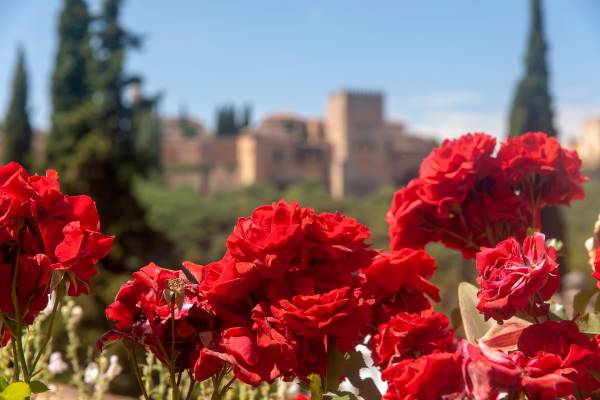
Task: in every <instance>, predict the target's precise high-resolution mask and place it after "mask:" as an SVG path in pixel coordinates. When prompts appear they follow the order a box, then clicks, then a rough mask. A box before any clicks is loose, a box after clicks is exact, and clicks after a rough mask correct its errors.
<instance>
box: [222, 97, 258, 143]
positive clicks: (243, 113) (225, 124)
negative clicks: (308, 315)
mask: <svg viewBox="0 0 600 400" xmlns="http://www.w3.org/2000/svg"><path fill="white" fill-rule="evenodd" d="M251 124H252V107H251V106H250V105H248V104H246V105H245V106H244V107H242V108H241V109H236V108H235V107H234V106H233V105H231V104H227V105H224V106H221V107H219V108H218V109H217V118H216V128H215V131H216V134H217V135H220V136H226V135H237V134H238V133H240V132H241V131H242V130H243V129H245V128H247V127H249V126H250V125H251Z"/></svg>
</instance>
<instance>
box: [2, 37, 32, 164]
mask: <svg viewBox="0 0 600 400" xmlns="http://www.w3.org/2000/svg"><path fill="white" fill-rule="evenodd" d="M27 86H28V85H27V71H26V69H25V53H24V51H23V49H21V48H19V49H18V50H17V64H16V67H15V72H14V77H13V83H12V97H11V100H10V103H9V105H8V110H7V112H6V117H5V119H4V138H3V139H4V146H3V147H4V161H5V162H8V161H18V162H20V163H21V164H23V165H25V166H28V165H29V164H30V162H31V161H32V160H31V136H32V132H31V124H30V122H29V113H28V111H27V108H28V106H27V91H28V88H27Z"/></svg>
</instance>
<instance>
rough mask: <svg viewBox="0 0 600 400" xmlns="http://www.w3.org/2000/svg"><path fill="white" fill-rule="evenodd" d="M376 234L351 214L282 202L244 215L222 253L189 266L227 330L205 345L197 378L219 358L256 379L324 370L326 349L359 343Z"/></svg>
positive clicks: (368, 304)
mask: <svg viewBox="0 0 600 400" xmlns="http://www.w3.org/2000/svg"><path fill="white" fill-rule="evenodd" d="M369 237H370V234H369V231H368V229H367V228H366V227H365V226H364V225H362V224H360V223H359V222H358V221H356V220H355V219H353V218H349V217H346V216H344V215H342V214H340V213H334V214H332V213H320V214H318V213H316V212H315V211H314V210H313V209H310V208H302V207H300V206H298V205H297V204H296V203H294V202H292V203H287V202H285V201H283V200H281V201H279V202H277V203H273V204H271V205H268V206H261V207H258V208H257V209H256V210H255V211H254V212H253V213H252V214H251V216H250V217H247V218H240V220H239V221H238V224H237V225H236V227H235V228H234V230H233V232H232V234H231V235H230V236H229V238H228V239H227V252H226V254H225V256H224V257H223V259H222V260H220V261H217V262H215V263H211V264H209V265H206V266H202V265H196V264H193V263H189V262H188V263H184V265H185V266H186V267H187V268H188V269H189V270H190V271H192V273H194V275H196V276H198V277H199V285H198V287H199V289H200V291H201V292H202V294H203V295H204V296H205V298H206V299H207V301H208V302H209V303H210V305H211V307H212V309H213V310H214V312H215V314H216V315H217V317H218V321H219V326H220V327H221V329H220V330H219V331H218V332H216V334H215V336H214V338H213V341H212V343H211V345H210V346H205V347H204V348H202V349H201V350H200V351H199V355H198V358H197V362H196V363H195V365H194V367H193V369H194V373H195V376H196V379H204V378H206V374H205V373H204V371H205V370H209V371H210V370H211V368H212V367H211V366H213V365H229V366H231V368H232V370H233V373H234V374H235V376H236V377H237V378H238V379H240V380H242V381H243V382H246V383H248V384H251V385H258V384H260V383H261V382H272V381H273V380H274V379H275V378H277V377H280V376H284V377H290V378H291V377H293V376H297V377H299V378H300V379H306V377H307V376H308V375H310V374H311V373H324V372H325V369H326V366H327V357H328V349H329V347H328V346H332V345H333V346H336V347H337V348H339V349H340V350H341V351H347V350H349V349H351V348H353V347H354V346H355V345H356V344H357V343H358V341H359V338H360V331H361V329H362V328H363V326H364V325H366V324H368V322H369V320H370V315H371V305H372V303H373V300H372V299H371V298H368V297H367V296H365V295H363V292H362V288H361V282H362V281H361V278H360V277H359V276H358V274H357V272H358V271H359V270H360V269H362V268H365V267H367V266H369V265H370V264H371V263H372V259H373V257H374V256H375V255H376V253H375V252H374V251H372V250H370V249H369V247H370V245H369V244H368V243H367V242H366V241H367V240H368V238H369ZM207 366H208V367H207Z"/></svg>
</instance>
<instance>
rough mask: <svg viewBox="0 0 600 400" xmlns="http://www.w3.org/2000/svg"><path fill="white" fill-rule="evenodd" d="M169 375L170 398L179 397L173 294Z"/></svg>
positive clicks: (172, 298)
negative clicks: (176, 372) (176, 373)
mask: <svg viewBox="0 0 600 400" xmlns="http://www.w3.org/2000/svg"><path fill="white" fill-rule="evenodd" d="M169 373H170V376H171V398H172V400H178V399H179V386H178V385H177V380H176V377H175V295H172V296H171V366H170V368H169Z"/></svg>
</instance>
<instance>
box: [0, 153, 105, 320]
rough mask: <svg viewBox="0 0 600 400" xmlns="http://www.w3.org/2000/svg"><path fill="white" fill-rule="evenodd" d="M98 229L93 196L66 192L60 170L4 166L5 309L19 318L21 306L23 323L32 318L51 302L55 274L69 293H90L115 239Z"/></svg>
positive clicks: (0, 233) (0, 224) (1, 299)
mask: <svg viewBox="0 0 600 400" xmlns="http://www.w3.org/2000/svg"><path fill="white" fill-rule="evenodd" d="M99 229H100V223H99V219H98V212H97V211H96V206H95V204H94V202H93V201H92V199H91V198H90V197H88V196H65V195H64V194H62V193H61V192H60V186H59V183H58V174H57V173H56V171H53V170H48V171H46V175H45V176H38V175H29V174H28V173H27V171H26V170H25V169H24V168H23V167H22V166H21V165H19V164H17V163H14V162H11V163H9V164H6V165H4V166H0V247H1V250H2V251H0V254H1V255H0V312H1V313H2V314H4V316H5V317H6V318H7V319H9V320H15V318H16V314H17V311H18V314H19V315H20V317H21V319H22V321H21V322H20V323H25V324H31V323H32V322H33V320H34V319H35V317H36V316H37V315H38V314H39V312H40V311H42V310H43V309H44V308H45V307H46V305H47V303H48V296H49V294H50V292H51V290H52V289H54V288H51V287H50V283H51V281H52V280H53V279H52V276H53V275H54V281H55V282H56V283H58V282H59V279H56V278H62V277H63V276H64V277H65V279H66V280H67V281H68V294H69V295H71V296H77V295H79V294H81V293H87V292H88V287H89V283H90V280H91V278H92V277H93V276H94V275H96V267H95V265H96V263H97V262H98V260H100V259H101V258H103V257H105V256H106V255H107V254H108V252H109V251H110V248H111V246H112V241H113V237H111V236H107V235H104V234H102V233H100V232H99ZM13 291H14V295H15V296H16V299H17V303H18V304H16V306H18V310H16V309H15V304H14V303H13V298H12V297H13Z"/></svg>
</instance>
